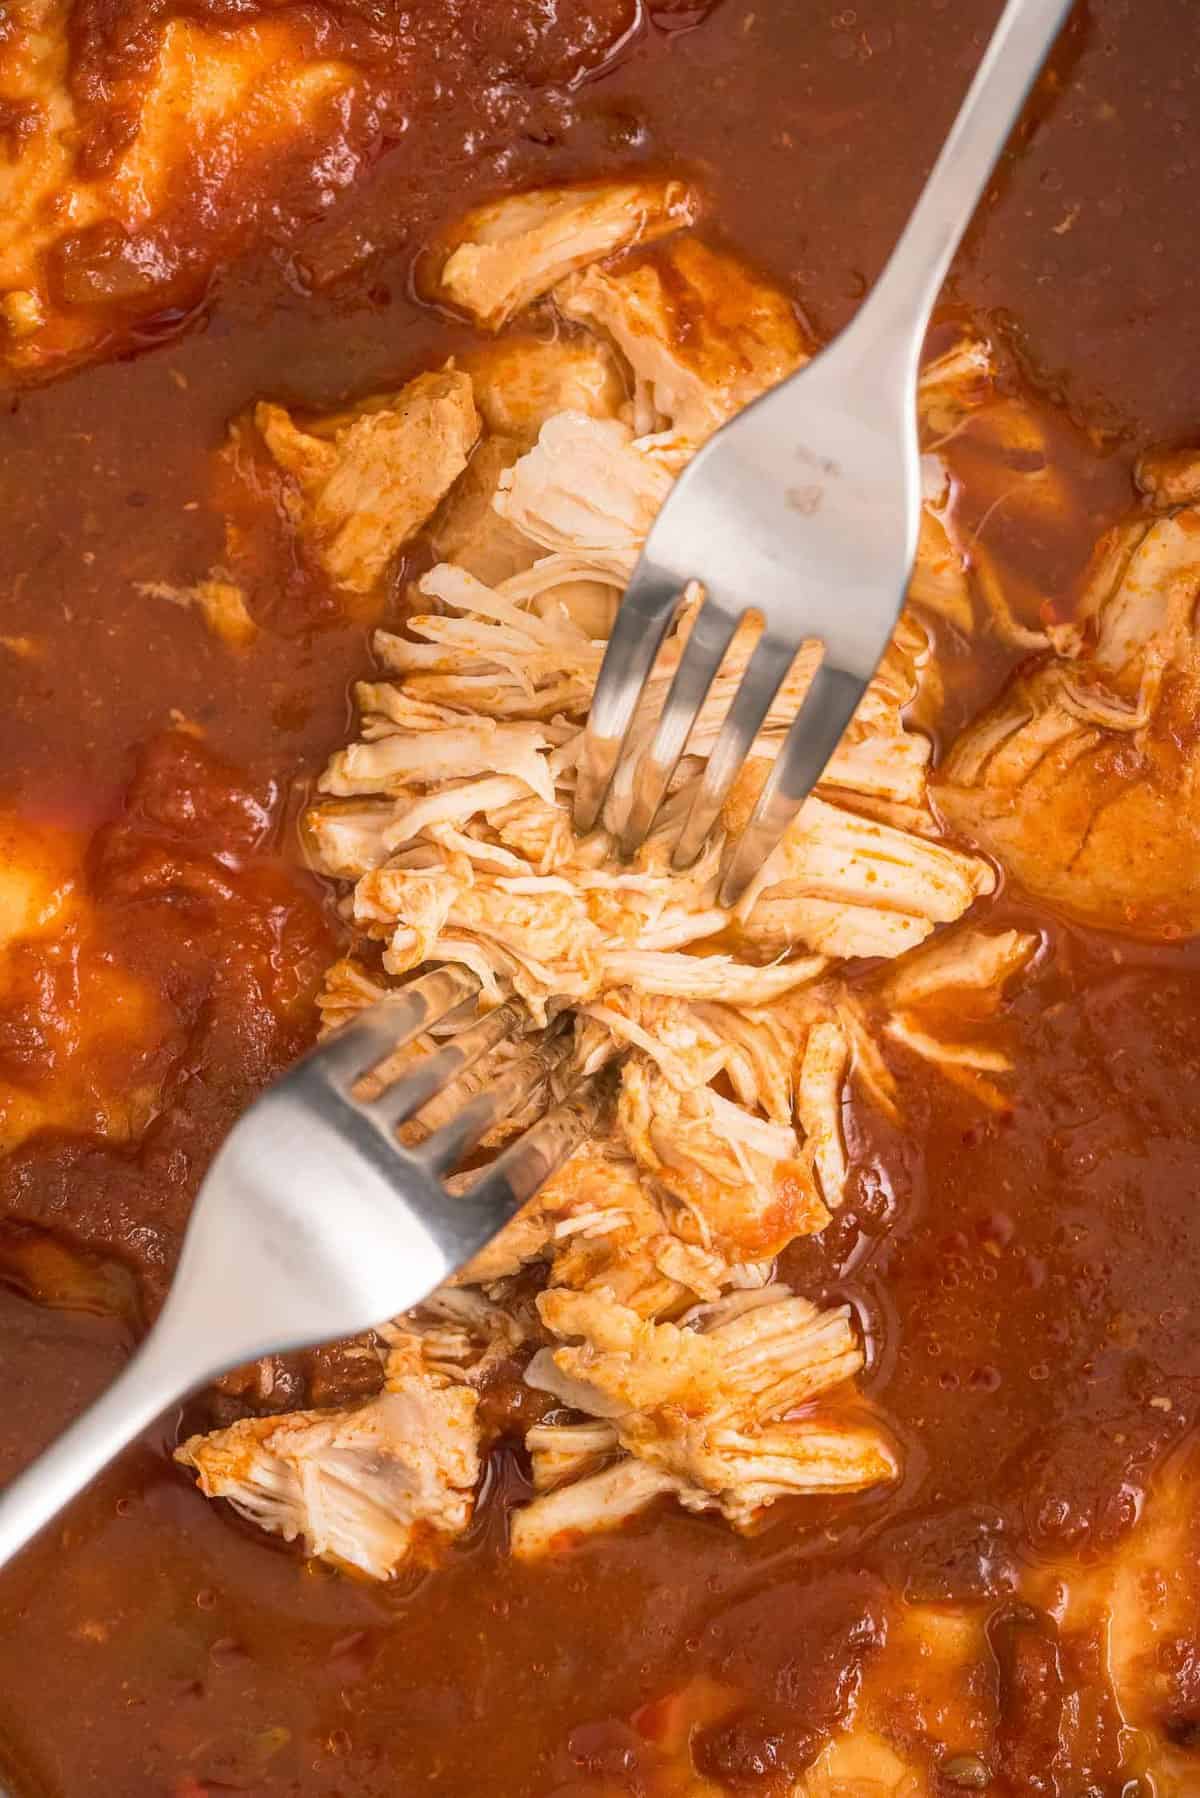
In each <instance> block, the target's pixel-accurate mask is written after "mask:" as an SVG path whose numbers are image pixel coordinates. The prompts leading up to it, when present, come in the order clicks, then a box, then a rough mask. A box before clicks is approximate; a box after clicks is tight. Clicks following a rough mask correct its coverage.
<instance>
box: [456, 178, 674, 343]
mask: <svg viewBox="0 0 1200 1798" xmlns="http://www.w3.org/2000/svg"><path fill="white" fill-rule="evenodd" d="M695 215H696V199H695V196H694V194H693V193H692V192H691V190H690V188H689V187H688V186H687V184H686V183H685V182H682V181H675V180H667V181H595V182H591V183H587V184H584V185H581V186H579V187H543V188H536V189H534V190H533V191H532V192H530V193H526V194H509V195H507V196H506V197H505V198H504V199H502V200H495V201H493V202H492V203H491V204H490V205H487V206H478V207H476V208H475V210H474V211H473V212H468V213H467V215H466V216H465V218H463V219H461V220H460V221H459V223H458V225H457V226H456V228H455V230H454V232H453V234H452V236H451V238H450V240H449V242H448V244H447V245H446V246H444V249H443V256H444V260H443V262H442V265H441V269H440V272H439V274H438V277H437V291H438V293H439V294H440V295H441V297H442V298H444V299H446V300H449V301H450V302H451V304H452V305H455V306H459V307H461V308H462V310H463V311H464V312H467V313H470V315H471V317H472V318H473V319H474V320H475V321H476V323H477V324H480V325H482V326H483V327H484V329H485V330H489V331H495V330H498V329H499V327H500V326H501V325H502V324H504V323H505V322H506V320H508V319H510V318H511V317H512V316H513V314H514V313H516V312H520V311H521V310H522V309H523V308H524V307H525V306H528V305H529V303H530V301H532V300H535V299H538V298H539V297H540V296H541V295H542V294H544V293H547V292H549V290H550V288H552V287H553V286H554V284H555V282H556V281H559V280H561V279H562V278H563V276H565V275H567V274H569V273H570V272H571V270H572V269H577V268H581V267H582V266H583V265H584V264H585V263H589V262H594V261H595V260H596V258H597V257H602V256H609V255H611V254H612V253H613V252H614V251H616V250H626V249H628V248H629V247H630V246H631V245H632V244H638V243H652V242H653V241H654V240H655V238H658V237H663V236H665V235H666V233H667V232H670V231H676V230H678V229H679V228H680V226H682V225H689V224H691V223H692V221H693V219H694V218H695Z"/></svg>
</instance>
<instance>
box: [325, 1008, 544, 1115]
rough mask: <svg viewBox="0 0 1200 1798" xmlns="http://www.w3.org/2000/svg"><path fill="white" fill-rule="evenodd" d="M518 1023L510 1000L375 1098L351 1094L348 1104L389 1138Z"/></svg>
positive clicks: (519, 1010)
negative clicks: (398, 1127)
mask: <svg viewBox="0 0 1200 1798" xmlns="http://www.w3.org/2000/svg"><path fill="white" fill-rule="evenodd" d="M520 1020H521V1007H520V1006H519V1005H518V1004H517V1003H516V1001H515V1000H511V999H510V1000H509V1001H508V1003H507V1004H505V1005H498V1006H497V1007H496V1009H495V1011H489V1012H488V1014H487V1016H486V1017H485V1018H481V1019H480V1021H479V1023H477V1024H472V1025H471V1027H470V1028H469V1029H468V1030H464V1031H462V1032H461V1033H460V1035H458V1036H456V1037H454V1038H453V1040H452V1041H451V1042H448V1043H447V1044H446V1045H445V1047H444V1048H441V1049H438V1050H437V1051H436V1052H435V1053H434V1054H433V1055H425V1056H422V1058H421V1060H420V1061H418V1062H416V1063H414V1065H413V1066H412V1067H411V1068H408V1069H407V1070H406V1071H405V1072H404V1073H403V1074H401V1076H400V1078H399V1079H398V1080H394V1081H393V1082H392V1084H391V1085H390V1086H388V1087H386V1088H385V1089H384V1091H383V1092H381V1093H379V1094H378V1095H377V1096H376V1095H374V1094H372V1095H371V1096H370V1097H364V1098H360V1097H359V1096H358V1095H357V1094H355V1093H354V1091H353V1090H352V1091H351V1094H350V1097H351V1100H352V1102H353V1103H354V1104H355V1105H356V1107H357V1109H358V1110H359V1111H361V1112H362V1114H363V1116H364V1117H368V1118H370V1119H371V1121H372V1123H374V1124H376V1125H378V1127H379V1128H380V1129H382V1130H384V1131H386V1132H388V1133H389V1134H390V1132H391V1131H392V1130H394V1129H395V1128H396V1126H397V1125H398V1124H402V1123H403V1122H404V1121H405V1119H406V1118H410V1117H411V1116H412V1115H413V1113H414V1112H415V1111H420V1109H421V1107H422V1105H427V1104H428V1103H429V1100H430V1099H432V1097H433V1095H434V1094H435V1093H436V1092H440V1091H441V1089H442V1087H444V1086H446V1085H448V1083H449V1082H450V1081H451V1080H453V1079H454V1078H455V1076H456V1075H458V1074H463V1073H465V1072H466V1070H467V1069H468V1068H469V1067H471V1066H472V1065H473V1063H475V1062H477V1061H478V1060H479V1057H480V1056H481V1055H486V1054H487V1052H488V1050H489V1049H494V1048H495V1046H496V1044H497V1043H498V1042H500V1041H501V1040H502V1039H503V1038H504V1037H506V1036H507V1035H508V1034H509V1032H510V1031H511V1030H513V1029H515V1028H517V1027H519V1024H520Z"/></svg>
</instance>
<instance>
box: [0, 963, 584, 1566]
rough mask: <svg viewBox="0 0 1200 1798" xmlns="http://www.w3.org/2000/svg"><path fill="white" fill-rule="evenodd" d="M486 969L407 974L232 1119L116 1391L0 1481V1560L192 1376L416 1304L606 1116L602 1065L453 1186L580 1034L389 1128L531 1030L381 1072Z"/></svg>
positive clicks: (506, 1017)
mask: <svg viewBox="0 0 1200 1798" xmlns="http://www.w3.org/2000/svg"><path fill="white" fill-rule="evenodd" d="M478 984H479V983H478V981H477V980H476V979H475V977H474V976H473V975H471V974H470V973H468V972H467V971H466V970H465V969H462V968H452V967H446V968H440V969H438V970H437V971H436V972H434V973H431V974H427V975H425V976H423V977H422V978H421V979H419V980H416V981H414V982H413V983H412V984H411V985H409V986H407V987H404V988H402V989H400V991H399V992H398V993H397V994H396V996H395V997H394V998H389V999H388V1000H386V1001H384V1002H383V1003H381V1004H378V1005H375V1006H372V1007H370V1008H369V1009H368V1010H365V1011H363V1012H361V1013H360V1014H359V1015H358V1016H357V1017H356V1018H354V1019H353V1020H352V1021H351V1022H350V1023H349V1024H347V1025H345V1026H344V1027H343V1029H341V1030H340V1031H338V1032H337V1034H336V1035H334V1036H331V1037H330V1038H328V1039H327V1040H326V1041H325V1042H324V1043H322V1044H321V1045H320V1046H319V1047H318V1048H317V1049H315V1050H313V1052H312V1053H311V1054H309V1055H307V1056H306V1057H305V1058H304V1059H303V1060H302V1061H300V1062H298V1063H297V1065H296V1066H295V1067H294V1068H292V1069H291V1070H290V1072H289V1073H287V1074H285V1075H284V1076H283V1078H282V1079H280V1080H278V1081H276V1082H275V1084H274V1085H273V1086H271V1087H269V1088H268V1089H267V1091H266V1092H264V1093H263V1094H262V1095H261V1097H260V1098H259V1099H258V1100H257V1101H256V1102H255V1103H254V1104H253V1105H252V1106H251V1107H250V1109H249V1110H248V1111H247V1112H246V1114H245V1116H244V1117H242V1118H241V1119H240V1120H239V1121H238V1123H237V1124H235V1125H234V1127H233V1129H232V1131H231V1132H230V1134H229V1136H228V1137H227V1138H226V1140H225V1142H224V1144H223V1146H222V1147H221V1149H220V1151H219V1153H218V1155H217V1157H216V1159H215V1161H214V1162H213V1164H212V1167H211V1168H210V1169H209V1171H208V1174H207V1175H206V1177H205V1180H204V1183H203V1185H202V1186H201V1188H200V1193H199V1196H198V1198H197V1200H196V1205H195V1209H194V1211H193V1213H192V1219H191V1223H190V1224H189V1227H188V1232H187V1236H186V1238H185V1240H184V1244H183V1252H182V1255H181V1258H180V1262H179V1269H178V1271H177V1273H176V1275H175V1280H174V1283H173V1285H172V1287H171V1291H170V1294H169V1296H168V1299H167V1303H166V1305H165V1307H164V1309H163V1311H162V1313H161V1315H160V1317H159V1319H158V1321H157V1323H156V1324H155V1325H154V1328H153V1329H152V1330H151V1331H150V1333H149V1335H148V1336H147V1338H146V1340H145V1342H144V1343H143V1344H142V1346H141V1348H140V1349H139V1350H138V1352H137V1354H136V1355H135V1356H134V1358H133V1360H132V1361H131V1362H130V1363H129V1366H128V1367H127V1368H126V1369H125V1370H124V1371H123V1372H122V1373H121V1374H120V1375H119V1377H118V1378H117V1379H116V1380H115V1381H114V1382H113V1384H112V1385H111V1386H110V1387H109V1389H108V1391H107V1392H105V1393H104V1394H103V1395H102V1396H101V1397H100V1398H99V1399H98V1400H97V1401H96V1403H95V1404H93V1405H92V1406H91V1408H90V1409H89V1410H87V1411H85V1412H84V1414H83V1416H82V1417H80V1418H79V1419H78V1420H77V1421H76V1422H75V1423H73V1424H72V1425H71V1427H70V1428H69V1429H68V1430H66V1431H65V1432H64V1434H63V1435H62V1436H60V1437H59V1439H58V1441H57V1442H55V1443H54V1444H53V1445H52V1446H51V1447H50V1448H49V1449H47V1450H46V1452H45V1453H44V1454H43V1455H41V1456H40V1457H39V1458H38V1459H37V1460H36V1461H35V1462H34V1463H33V1465H32V1466H31V1467H29V1468H27V1469H26V1470H25V1472H23V1473H22V1474H20V1475H19V1476H18V1478H17V1479H15V1480H13V1481H12V1482H11V1483H10V1484H9V1485H8V1486H7V1487H5V1488H4V1490H3V1492H0V1565H3V1563H4V1562H5V1561H7V1560H8V1559H9V1558H10V1556H12V1555H14V1554H15V1553H16V1552H17V1551H18V1549H20V1548H22V1547H23V1546H24V1544H25V1543H26V1542H28V1541H29V1539H30V1538H31V1537H32V1536H33V1535H34V1534H36V1532H37V1531H38V1530H39V1529H41V1528H42V1526H43V1525H44V1524H46V1523H47V1522H49V1520H50V1519H51V1518H52V1517H53V1516H54V1515H55V1513H56V1512H57V1511H59V1510H60V1509H61V1507H62V1506H63V1505H65V1504H66V1503H68V1501H69V1500H70V1499H72V1498H73V1497H74V1496H75V1495H76V1493H78V1492H80V1491H81V1490H82V1489H83V1487H84V1486H86V1485H87V1483H88V1481H89V1480H90V1479H91V1478H92V1477H93V1476H94V1475H95V1474H96V1473H98V1472H99V1470H100V1469H101V1468H102V1467H103V1466H104V1465H105V1464H106V1462H108V1461H110V1460H111V1459H112V1457H113V1456H114V1455H116V1454H117V1453H118V1452H119V1451H120V1450H121V1449H122V1448H124V1447H125V1445H126V1444H127V1443H128V1442H130V1441H131V1440H132V1439H133V1437H134V1436H136V1435H137V1434H138V1432H139V1431H140V1430H142V1429H144V1428H145V1427H146V1425H147V1424H149V1423H151V1422H152V1421H153V1420H154V1418H155V1417H157V1416H159V1414H160V1413H161V1412H162V1411H164V1410H165V1409H166V1408H167V1407H168V1406H169V1405H170V1404H172V1403H174V1402H175V1401H176V1400H178V1399H180V1398H181V1397H182V1396H183V1395H184V1394H185V1393H186V1392H187V1391H189V1390H190V1389H191V1388H192V1387H195V1386H199V1385H201V1384H203V1383H204V1382H205V1381H207V1380H209V1379H211V1378H212V1377H213V1376H214V1375H215V1374H218V1373H222V1372H224V1371H225V1370H226V1369H227V1368H230V1367H235V1366H237V1365H239V1364H240V1363H242V1362H244V1361H252V1360H255V1359H256V1358H257V1357H258V1356H260V1355H265V1354H274V1353H280V1352H282V1351H285V1350H288V1349H295V1348H300V1347H303V1346H305V1345H307V1344H310V1343H313V1342H321V1341H328V1340H329V1339H330V1338H333V1337H337V1336H347V1335H352V1334H354V1333H355V1332H357V1331H360V1330H365V1329H369V1328H370V1327H371V1326H372V1325H374V1324H379V1323H383V1322H384V1321H385V1320H386V1319H388V1318H390V1317H394V1316H395V1315H396V1314H397V1313H398V1312H401V1311H404V1310H406V1309H407V1308H408V1307H409V1306H411V1305H414V1304H416V1303H417V1302H418V1301H419V1300H420V1299H422V1298H425V1297H426V1296H427V1295H428V1294H429V1293H430V1292H431V1291H432V1290H433V1288H434V1287H435V1286H438V1285H439V1284H440V1283H441V1282H442V1281H443V1280H445V1279H446V1278H447V1276H448V1275H450V1274H451V1273H453V1272H454V1271H455V1270H456V1269H457V1268H459V1267H461V1266H463V1264H464V1263H465V1262H467V1261H469V1260H470V1259H471V1257H472V1256H473V1255H474V1254H476V1253H477V1252H478V1250H479V1249H481V1248H482V1247H483V1245H484V1244H485V1243H486V1242H487V1241H488V1240H489V1239H490V1238H491V1237H493V1236H494V1235H495V1234H496V1233H497V1231H499V1230H500V1229H502V1228H503V1226H504V1224H505V1223H506V1222H507V1221H508V1219H509V1218H510V1217H511V1216H512V1215H513V1213H514V1212H515V1211H516V1210H517V1209H518V1208H519V1207H520V1206H521V1205H522V1204H524V1202H525V1200H526V1199H528V1198H530V1197H531V1196H532V1194H533V1193H534V1192H536V1190H537V1188H538V1187H539V1186H540V1185H541V1184H542V1182H543V1181H544V1180H546V1179H548V1178H549V1176H550V1174H551V1173H552V1172H553V1171H554V1169H555V1168H556V1167H558V1166H559V1164H560V1163H561V1162H562V1161H563V1160H565V1158H566V1157H567V1155H568V1154H569V1153H570V1152H571V1150H572V1149H573V1148H574V1147H575V1145H576V1144H577V1143H578V1142H579V1141H580V1140H581V1138H582V1137H583V1135H584V1134H585V1132H586V1130H587V1129H588V1127H589V1125H590V1124H591V1123H592V1121H593V1119H594V1114H595V1108H596V1103H597V1096H596V1090H595V1086H594V1082H593V1081H592V1080H591V1079H589V1080H585V1081H581V1082H580V1083H579V1085H578V1086H576V1087H575V1088H574V1090H573V1091H569V1092H568V1094H567V1096H566V1098H565V1099H564V1100H563V1101H562V1103H560V1104H558V1105H556V1106H554V1107H553V1108H552V1109H551V1110H550V1111H548V1112H547V1113H546V1115H545V1116H544V1117H543V1118H541V1119H540V1120H539V1121H538V1122H537V1123H536V1124H534V1125H533V1126H532V1127H531V1128H530V1129H528V1130H527V1131H526V1132H525V1133H524V1135H522V1136H520V1137H519V1138H518V1139H517V1140H516V1141H515V1142H514V1143H513V1144H512V1145H511V1146H510V1147H509V1148H507V1149H506V1150H505V1151H504V1152H503V1153H502V1154H501V1155H500V1156H499V1157H498V1158H497V1159H496V1160H495V1161H493V1162H492V1163H491V1165H490V1166H489V1167H487V1168H486V1169H485V1170H484V1171H483V1172H482V1173H481V1174H480V1176H479V1178H478V1179H477V1180H476V1181H475V1182H474V1183H473V1184H472V1185H471V1186H470V1187H469V1188H468V1190H467V1191H466V1192H465V1193H462V1194H459V1195H453V1194H451V1193H450V1192H448V1191H447V1190H446V1187H445V1186H444V1185H443V1179H444V1177H445V1175H446V1174H447V1173H448V1172H449V1171H450V1169H451V1168H453V1167H454V1166H455V1165H456V1163H458V1162H459V1161H461V1159H462V1158H463V1157H464V1156H465V1155H466V1154H468V1153H469V1152H470V1150H471V1148H472V1147H473V1146H474V1145H475V1144H476V1143H478V1142H479V1140H480V1138H481V1137H482V1136H483V1135H484V1134H485V1132H486V1131H487V1130H489V1129H490V1128H491V1127H492V1126H493V1125H495V1124H496V1123H498V1122H499V1121H500V1120H502V1119H503V1118H505V1117H508V1116H511V1115H513V1114H515V1113H516V1112H517V1111H518V1109H519V1108H520V1107H521V1106H522V1105H524V1104H525V1103H526V1102H527V1101H528V1100H529V1099H531V1098H532V1097H533V1096H534V1094H535V1092H536V1091H537V1090H538V1088H539V1087H547V1088H548V1086H549V1083H550V1079H551V1076H552V1074H553V1073H554V1071H555V1068H556V1066H557V1065H558V1063H559V1062H560V1061H561V1059H562V1058H563V1057H564V1056H565V1054H566V1053H567V1051H568V1049H569V1047H570V1035H569V1032H564V1033H563V1034H562V1035H561V1037H560V1038H558V1039H557V1042H555V1041H553V1040H552V1041H551V1042H550V1043H549V1044H548V1046H547V1047H546V1050H545V1052H544V1053H539V1054H538V1055H536V1056H531V1057H524V1058H522V1060H521V1065H520V1066H519V1067H514V1070H513V1071H512V1072H511V1073H509V1074H508V1075H501V1077H500V1078H499V1079H497V1080H496V1082H495V1083H494V1084H493V1085H492V1086H490V1087H489V1088H487V1089H486V1090H484V1091H481V1092H478V1093H477V1094H476V1095H475V1096H474V1097H473V1098H471V1099H469V1100H468V1101H467V1103H466V1104H464V1105H463V1106H462V1107H461V1109H459V1110H458V1111H457V1112H456V1113H455V1114H454V1115H452V1116H451V1117H450V1119H449V1121H448V1122H446V1123H444V1124H442V1125H441V1127H440V1128H436V1129H434V1130H433V1131H432V1132H431V1133H430V1134H428V1135H427V1136H426V1137H425V1138H424V1140H423V1141H422V1142H420V1143H419V1145H417V1146H416V1147H412V1148H408V1147H403V1146H402V1145H401V1144H400V1142H399V1140H398V1139H397V1136H396V1131H397V1128H398V1127H399V1125H401V1124H402V1123H403V1122H404V1121H405V1120H407V1119H409V1118H412V1117H414V1116H415V1115H416V1114H417V1113H418V1112H420V1111H421V1110H422V1108H423V1107H425V1106H426V1105H429V1104H430V1102H431V1101H433V1100H434V1099H435V1098H436V1097H437V1096H438V1095H439V1094H443V1095H444V1094H445V1092H446V1088H447V1087H448V1086H449V1084H450V1082H451V1081H453V1080H454V1079H456V1078H457V1077H458V1076H459V1075H461V1074H464V1073H465V1072H466V1071H467V1069H469V1068H470V1067H471V1065H472V1064H473V1063H475V1062H477V1061H478V1060H479V1058H480V1057H481V1056H482V1055H484V1054H485V1053H486V1052H487V1051H488V1050H489V1049H492V1048H494V1047H495V1046H496V1045H497V1044H498V1043H499V1042H500V1041H501V1040H502V1038H503V1037H505V1036H506V1035H509V1034H514V1033H516V1032H517V1031H518V1030H519V1029H520V1020H521V1014H520V1011H519V1008H518V1007H516V1006H515V1005H502V1006H500V1007H499V1008H498V1009H496V1010H494V1011H492V1012H490V1013H488V1014H487V1016H485V1017H483V1018H482V1019H480V1020H478V1021H477V1022H474V1023H470V1024H468V1026H467V1028H465V1029H464V1030H462V1031H461V1033H459V1034H456V1035H454V1036H452V1037H451V1038H450V1039H449V1040H448V1041H447V1042H446V1043H445V1045H444V1046H443V1047H441V1048H439V1049H437V1050H436V1051H435V1052H434V1053H432V1054H426V1055H424V1056H422V1057H420V1058H419V1059H417V1060H415V1061H412V1062H411V1063H410V1064H409V1065H406V1066H404V1067H403V1068H402V1069H401V1070H400V1071H399V1072H398V1074H397V1075H396V1076H395V1077H394V1078H391V1079H389V1078H388V1074H389V1069H388V1067H387V1065H386V1064H387V1063H388V1062H389V1061H390V1060H393V1059H394V1058H395V1057H396V1053H397V1051H398V1050H400V1049H402V1048H403V1046H404V1045H405V1044H406V1043H411V1042H412V1040H413V1038H414V1037H416V1036H417V1035H418V1034H419V1033H420V1032H422V1031H424V1030H426V1029H428V1028H429V1027H430V1026H431V1025H435V1024H437V1023H438V1021H439V1020H441V1019H444V1018H446V1016H447V1014H449V1013H450V1012H452V1011H454V1010H455V1009H456V1008H458V1007H459V1006H461V1005H463V1004H464V1002H465V1001H468V1000H469V999H471V998H472V997H474V995H475V994H476V993H477V991H478ZM375 1070H379V1072H378V1073H376V1072H375Z"/></svg>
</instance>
